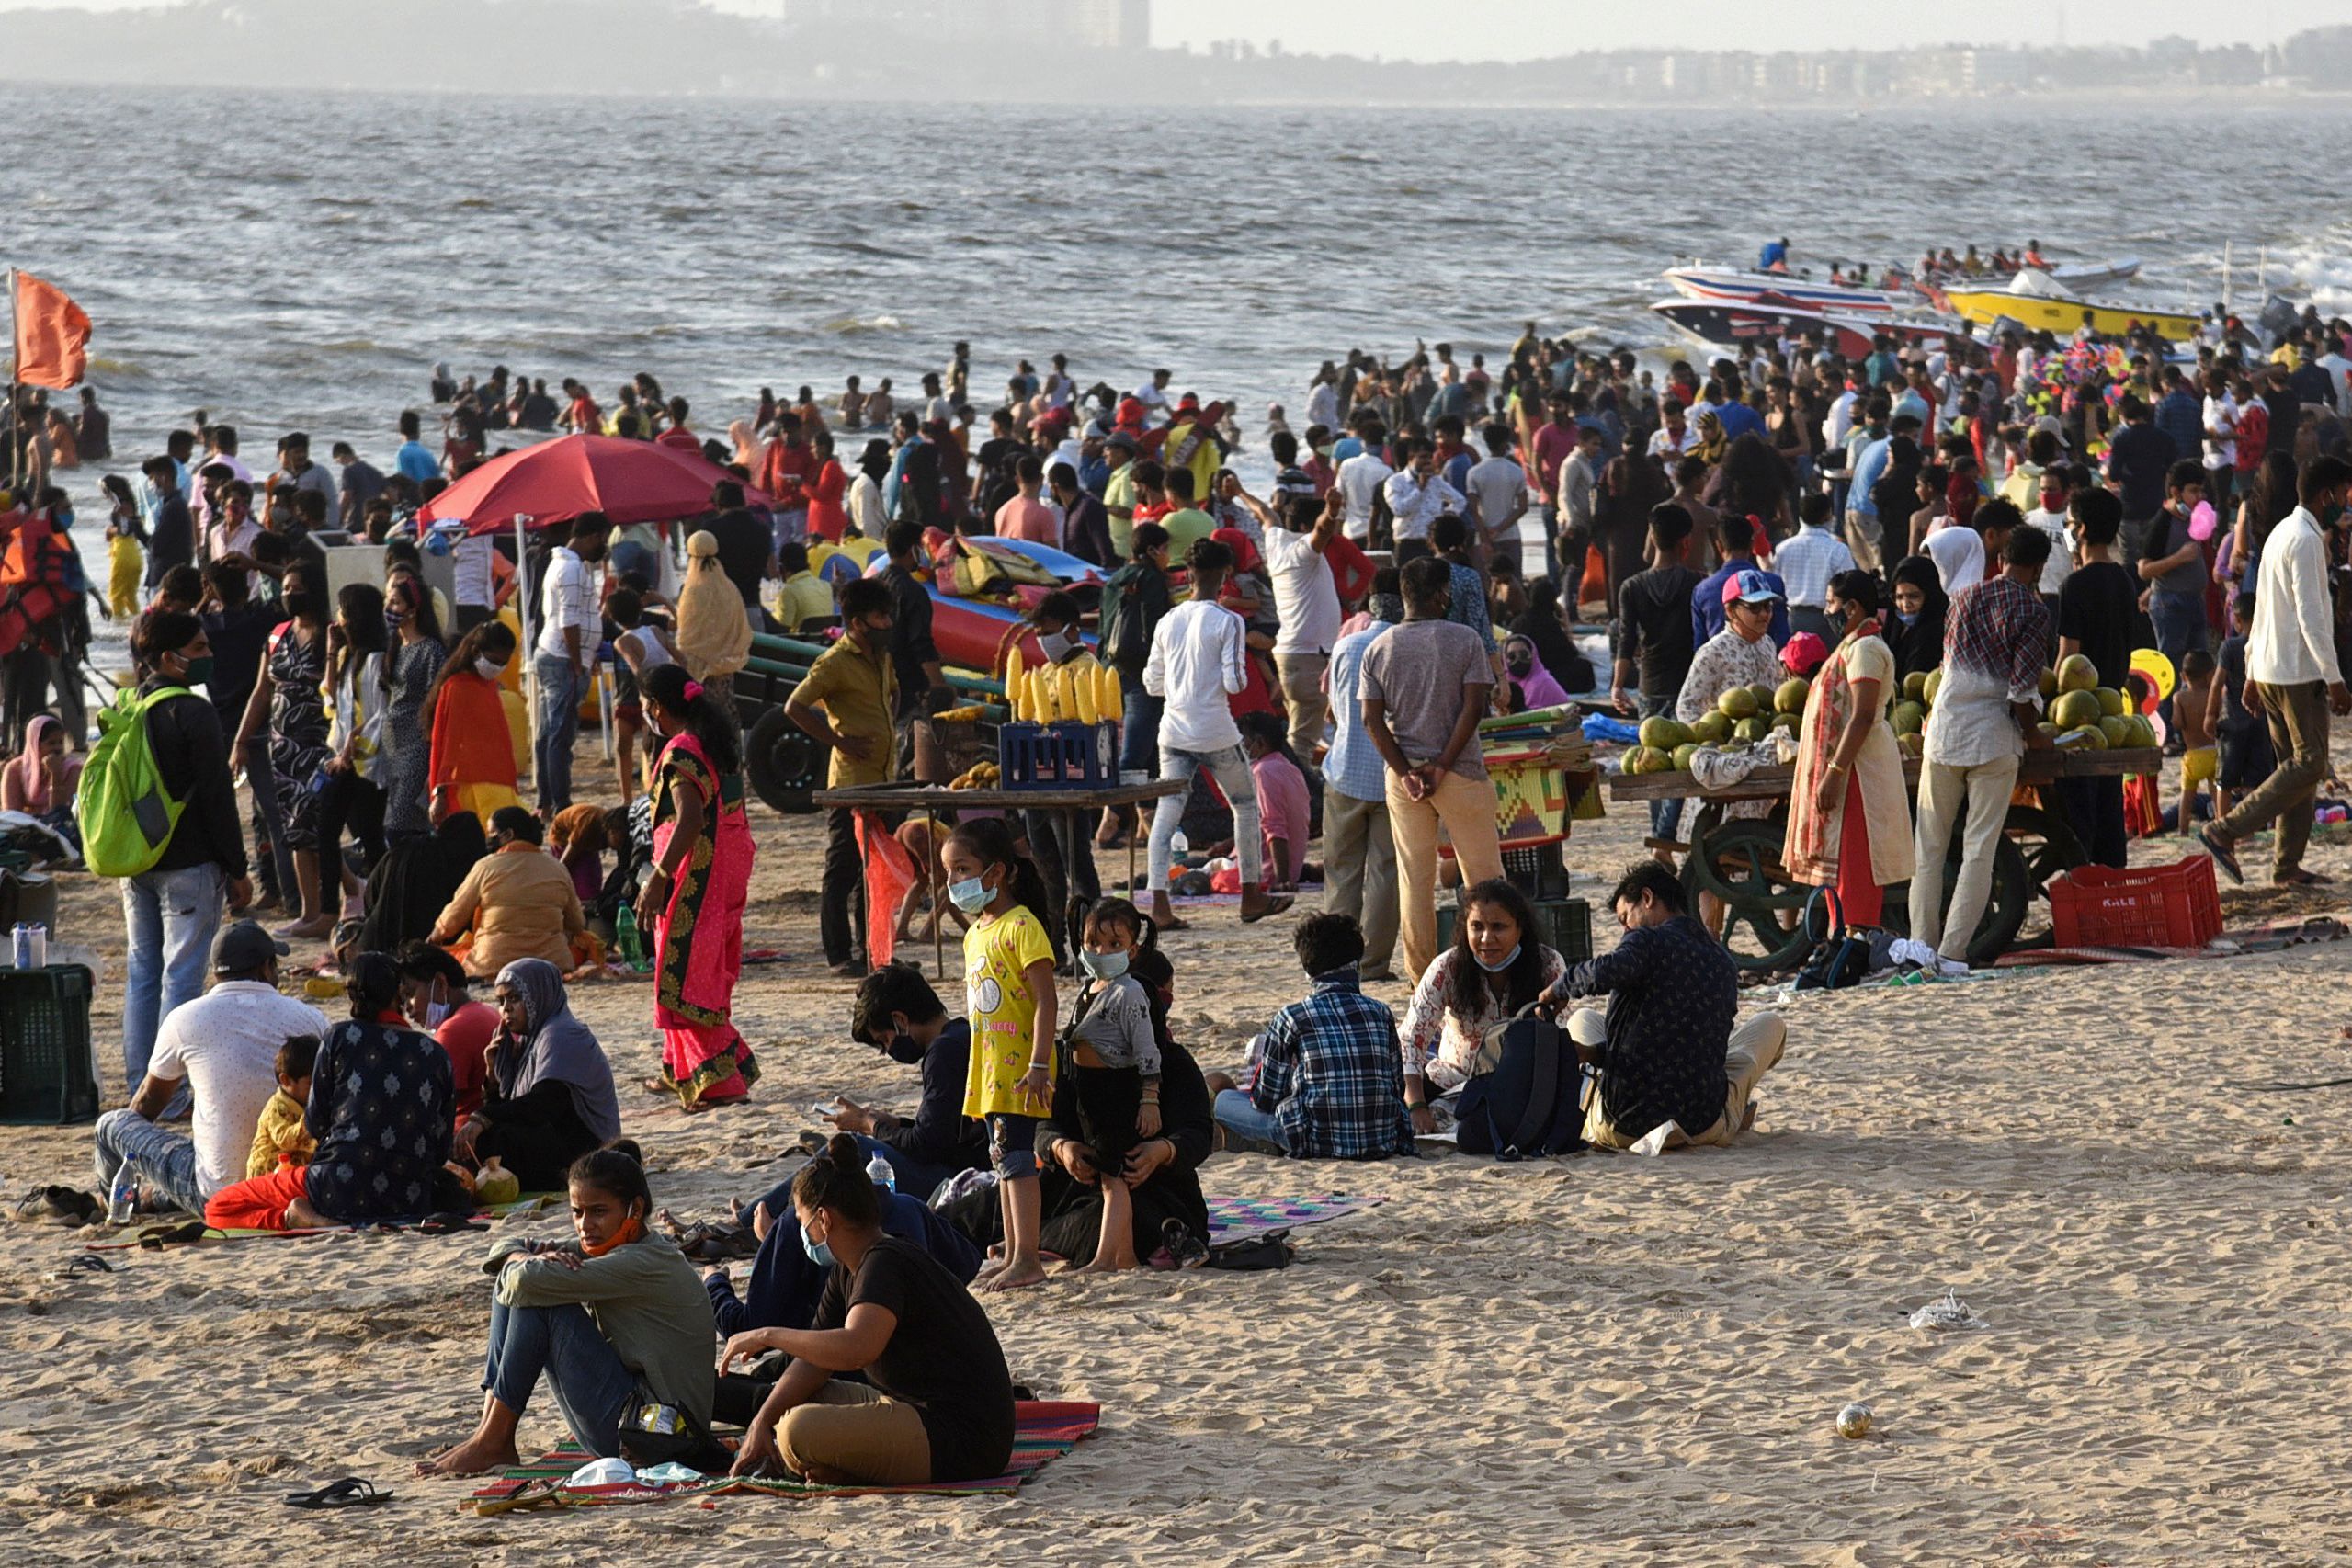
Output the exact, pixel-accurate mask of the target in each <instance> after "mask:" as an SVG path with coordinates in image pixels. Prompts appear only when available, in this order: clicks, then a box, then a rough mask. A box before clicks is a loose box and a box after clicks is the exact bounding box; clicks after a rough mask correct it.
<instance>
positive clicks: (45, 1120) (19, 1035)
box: [0, 964, 98, 1127]
mask: <svg viewBox="0 0 2352 1568" xmlns="http://www.w3.org/2000/svg"><path fill="white" fill-rule="evenodd" d="M90 989H91V975H90V971H88V970H86V969H84V968H83V967H82V966H81V965H80V964H51V966H50V967H49V968H47V969H0V1122H13V1123H16V1124H18V1125H29V1124H35V1123H38V1124H41V1125H49V1126H59V1127H62V1126H65V1125H67V1124H69V1123H72V1122H77V1121H96V1120H97V1119H98V1085H97V1062H95V1061H94V1060H93V1059H92V1057H91V1055H90Z"/></svg>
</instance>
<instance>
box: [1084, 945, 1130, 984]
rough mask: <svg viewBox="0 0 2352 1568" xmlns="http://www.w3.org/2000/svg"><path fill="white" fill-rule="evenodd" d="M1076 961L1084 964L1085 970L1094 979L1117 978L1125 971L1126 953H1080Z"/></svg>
mask: <svg viewBox="0 0 2352 1568" xmlns="http://www.w3.org/2000/svg"><path fill="white" fill-rule="evenodd" d="M1078 961H1079V962H1080V963H1082V964H1085V966H1086V972H1087V973H1088V974H1091V975H1093V976H1094V977H1095V978H1096V980H1117V979H1118V978H1119V976H1120V975H1123V974H1125V973H1126V972H1127V954H1126V953H1125V952H1123V951H1121V952H1116V953H1080V954H1079V955H1078Z"/></svg>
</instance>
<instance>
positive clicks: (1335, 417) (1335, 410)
mask: <svg viewBox="0 0 2352 1568" xmlns="http://www.w3.org/2000/svg"><path fill="white" fill-rule="evenodd" d="M1307 423H1308V424H1309V425H1321V426H1324V428H1326V429H1329V430H1337V429H1338V428H1339V388H1338V386H1337V384H1336V383H1335V382H1332V381H1317V382H1316V383H1315V385H1314V390H1313V391H1312V392H1308V393H1307Z"/></svg>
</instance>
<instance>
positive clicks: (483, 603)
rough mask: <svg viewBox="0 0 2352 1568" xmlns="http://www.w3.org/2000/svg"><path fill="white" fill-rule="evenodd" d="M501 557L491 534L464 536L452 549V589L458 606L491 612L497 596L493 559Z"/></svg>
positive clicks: (450, 571)
mask: <svg viewBox="0 0 2352 1568" xmlns="http://www.w3.org/2000/svg"><path fill="white" fill-rule="evenodd" d="M497 553H498V547H497V546H496V545H495V544H493V543H492V542H491V540H490V536H489V535H488V534H461V535H460V536H459V537H458V540H457V542H456V543H454V544H452V545H450V546H449V577H450V586H451V587H452V588H453V589H455V591H456V594H457V601H458V603H460V604H461V605H464V606H466V607H467V608H473V609H488V608H490V606H491V603H492V602H493V599H494V597H495V595H496V593H497V577H496V575H495V574H494V573H493V571H492V570H491V565H490V558H491V557H492V556H494V555H495V554H497Z"/></svg>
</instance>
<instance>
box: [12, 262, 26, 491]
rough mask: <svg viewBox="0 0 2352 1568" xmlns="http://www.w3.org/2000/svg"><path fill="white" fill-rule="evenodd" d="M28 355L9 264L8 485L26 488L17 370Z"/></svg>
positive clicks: (14, 280) (14, 489)
mask: <svg viewBox="0 0 2352 1568" xmlns="http://www.w3.org/2000/svg"><path fill="white" fill-rule="evenodd" d="M23 361H24V355H23V353H22V351H21V350H20V349H19V347H18V346H17V269H16V268H15V267H10V268H8V488H9V490H10V491H12V492H14V491H19V490H22V489H23V488H24V483H23V480H24V461H25V443H24V439H23V437H24V432H23V431H21V430H19V429H17V422H18V419H19V417H20V415H19V414H18V411H17V396H18V390H17V388H18V383H17V372H18V371H20V370H22V369H24V363H23Z"/></svg>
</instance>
